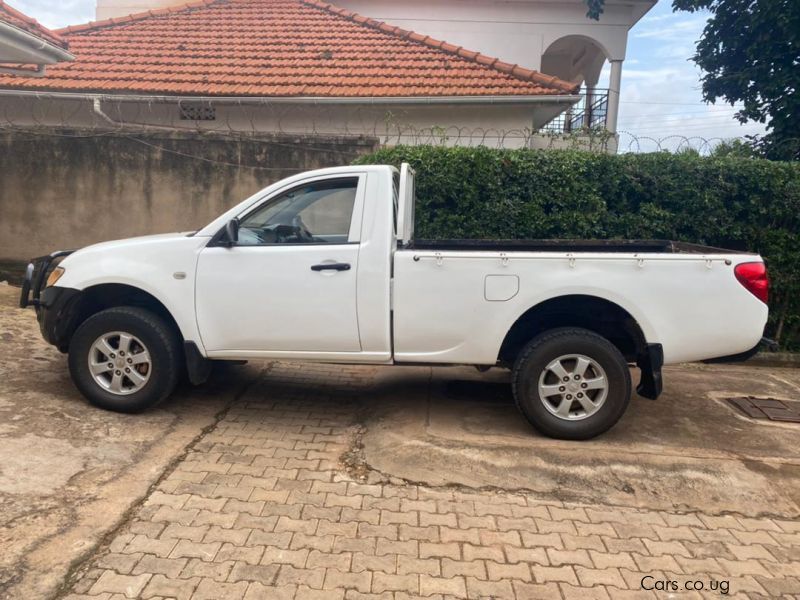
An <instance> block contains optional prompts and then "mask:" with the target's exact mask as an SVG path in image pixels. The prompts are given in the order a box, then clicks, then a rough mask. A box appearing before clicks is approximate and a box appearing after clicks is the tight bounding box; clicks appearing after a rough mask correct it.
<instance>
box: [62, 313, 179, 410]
mask: <svg viewBox="0 0 800 600" xmlns="http://www.w3.org/2000/svg"><path fill="white" fill-rule="evenodd" d="M180 361H181V346H180V340H179V339H178V336H177V334H176V332H175V331H174V329H173V328H172V327H170V325H169V324H168V323H166V322H165V321H164V320H163V319H162V318H161V317H159V316H158V315H156V314H154V313H152V312H150V311H148V310H145V309H143V308H138V307H133V306H119V307H115V308H109V309H106V310H103V311H101V312H98V313H97V314H94V315H92V316H91V317H89V318H88V319H86V321H84V322H83V323H82V324H81V325H80V327H78V329H77V330H76V331H75V334H74V335H73V336H72V339H71V340H70V344H69V372H70V375H71V376H72V380H73V381H74V382H75V386H76V387H77V388H78V390H80V392H81V393H82V394H83V395H84V396H85V397H86V398H87V399H88V400H89V402H91V403H92V404H94V405H95V406H98V407H100V408H104V409H106V410H113V411H117V412H125V413H133V412H140V411H142V410H145V409H146V408H149V407H150V406H153V405H155V404H157V403H158V402H160V401H161V400H163V399H164V398H166V397H167V396H169V395H170V393H172V390H173V389H175V385H176V384H177V382H178V378H179V376H180V373H181V362H180Z"/></svg>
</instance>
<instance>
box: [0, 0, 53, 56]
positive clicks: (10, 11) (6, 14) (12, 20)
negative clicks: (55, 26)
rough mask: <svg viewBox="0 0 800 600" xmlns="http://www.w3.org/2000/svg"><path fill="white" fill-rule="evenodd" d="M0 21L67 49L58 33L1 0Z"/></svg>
mask: <svg viewBox="0 0 800 600" xmlns="http://www.w3.org/2000/svg"><path fill="white" fill-rule="evenodd" d="M0 21H2V22H4V23H8V24H9V25H13V26H14V27H17V28H18V29H22V30H23V31H27V32H28V33H30V34H31V35H35V36H36V37H40V38H42V39H43V40H45V41H47V42H50V43H51V44H53V45H54V46H58V47H59V48H63V49H65V50H66V49H67V40H65V39H64V38H63V37H61V36H60V35H59V34H58V33H56V32H55V31H53V30H51V29H48V28H47V27H45V26H44V25H42V24H40V23H39V22H38V21H37V20H36V19H32V18H31V17H29V16H28V15H25V14H23V13H21V12H19V11H18V10H17V9H16V8H12V7H11V6H9V5H8V4H6V3H5V2H3V0H0Z"/></svg>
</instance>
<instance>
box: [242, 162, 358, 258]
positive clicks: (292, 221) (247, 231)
mask: <svg viewBox="0 0 800 600" xmlns="http://www.w3.org/2000/svg"><path fill="white" fill-rule="evenodd" d="M357 188H358V177H347V178H343V179H324V180H322V181H313V182H311V183H307V184H304V185H301V186H298V187H296V188H293V189H292V190H290V191H288V192H285V193H284V194H281V195H280V196H278V197H276V198H273V199H272V200H270V201H269V202H267V203H266V204H265V205H263V206H261V207H259V208H258V209H256V210H255V211H254V212H252V213H250V214H249V215H247V216H246V217H244V219H242V222H241V223H240V225H239V242H238V244H239V245H240V246H259V245H265V244H345V243H347V239H348V236H349V233H350V221H351V219H352V216H353V206H354V204H355V201H356V190H357Z"/></svg>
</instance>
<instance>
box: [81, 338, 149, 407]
mask: <svg viewBox="0 0 800 600" xmlns="http://www.w3.org/2000/svg"><path fill="white" fill-rule="evenodd" d="M88 362H89V372H90V373H91V374H92V378H93V379H94V381H95V383H96V384H97V385H99V386H100V387H101V388H103V389H104V390H106V391H107V392H111V393H112V394H118V395H120V396H126V395H128V394H133V393H135V392H138V391H139V390H141V389H142V388H143V387H144V386H145V384H146V383H147V382H148V381H149V380H150V373H151V372H152V367H153V365H152V359H151V358H150V352H149V351H148V349H147V346H145V345H144V343H143V342H142V341H141V340H140V339H139V338H137V337H136V336H134V335H132V334H130V333H127V332H125V331H111V332H109V333H105V334H103V335H101V336H100V337H99V338H97V339H96V340H95V341H94V343H93V344H92V346H91V348H90V349H89V358H88Z"/></svg>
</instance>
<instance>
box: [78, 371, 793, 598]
mask: <svg viewBox="0 0 800 600" xmlns="http://www.w3.org/2000/svg"><path fill="white" fill-rule="evenodd" d="M371 373H372V371H371V370H370V369H369V368H363V367H362V368H351V367H331V366H323V365H316V366H308V365H283V364H276V365H275V366H273V368H272V369H271V371H270V373H269V376H268V380H267V381H266V382H263V383H262V385H261V386H257V387H255V388H253V389H251V391H250V392H249V393H248V394H247V395H246V396H245V397H244V398H243V399H242V400H241V401H240V402H239V403H238V404H235V405H234V406H233V407H232V408H231V409H230V410H229V412H228V413H227V414H226V415H225V416H224V417H223V418H222V419H221V420H220V422H219V423H218V425H217V426H216V427H215V428H214V429H213V430H211V431H209V432H208V433H207V434H206V435H205V437H204V438H203V439H202V441H201V442H200V443H197V444H195V446H194V447H193V448H191V450H190V451H189V452H188V454H187V455H186V457H185V458H183V459H182V460H181V461H180V462H179V463H178V464H177V465H176V467H175V469H174V470H173V471H172V472H171V473H169V474H168V475H167V476H166V477H165V478H164V479H163V480H162V482H161V484H160V485H159V486H158V489H156V490H155V491H154V492H153V493H152V494H151V496H150V498H148V500H147V501H146V502H145V503H143V505H142V506H141V507H140V508H139V509H138V510H137V511H136V512H135V513H134V514H133V516H132V519H131V520H130V522H129V523H128V524H127V525H126V526H125V527H124V528H123V529H121V530H120V532H119V533H117V534H116V537H115V538H114V539H112V540H111V541H110V543H109V544H108V545H107V547H106V549H104V550H101V551H100V552H99V553H98V555H96V556H95V557H94V558H93V559H92V560H91V562H90V564H88V565H87V567H86V568H85V569H84V570H82V571H81V572H80V575H79V577H78V578H77V579H76V580H75V581H73V582H72V583H73V589H72V590H71V592H70V593H72V594H73V596H69V595H68V596H67V597H74V598H79V597H85V598H93V599H95V600H97V599H104V598H109V597H112V596H113V597H128V598H138V597H142V598H149V597H162V596H163V597H176V598H187V599H191V600H199V599H202V598H215V599H217V598H220V599H221V598H236V599H241V598H244V599H249V600H255V599H257V598H269V599H270V600H274V599H277V600H279V599H282V598H297V599H302V600H306V599H312V600H313V598H325V599H326V600H327V599H334V600H335V599H336V598H347V599H367V598H386V599H389V600H401V599H406V598H414V597H420V596H421V597H425V598H436V599H438V598H495V599H500V598H510V599H514V600H522V599H525V598H559V597H561V598H572V597H575V598H615V599H616V598H654V597H656V596H655V595H654V592H652V591H650V590H645V589H642V586H641V582H642V578H643V577H646V576H651V577H653V580H663V579H674V580H677V581H678V582H681V581H687V580H704V581H705V582H706V585H708V582H709V581H711V580H716V581H719V580H722V579H724V580H728V581H729V582H730V592H731V594H741V595H743V596H747V595H756V596H757V595H780V594H786V595H796V594H800V526H798V524H797V523H796V522H794V521H791V520H787V519H785V518H784V519H771V518H768V517H743V516H734V515H706V514H702V513H678V512H676V513H667V512H663V511H652V510H644V509H633V508H623V507H615V506H599V505H596V504H595V505H592V506H583V505H581V504H580V503H554V502H552V501H543V500H541V499H538V498H537V497H535V496H534V495H532V494H522V493H504V492H498V491H474V490H456V489H450V488H428V487H424V486H418V485H412V484H403V483H398V484H392V483H363V482H361V481H359V480H357V479H355V478H354V477H352V476H350V475H349V474H348V472H347V470H346V469H345V468H344V466H342V465H341V464H340V463H339V460H340V457H341V456H342V454H343V453H344V452H345V451H346V450H348V449H349V445H350V442H351V439H352V434H353V431H354V430H353V429H352V426H353V425H354V424H355V423H356V418H357V412H358V408H359V401H360V400H359V399H360V398H362V397H364V396H365V395H368V394H369V390H370V385H371V383H372V376H371ZM114 595H116V596H114ZM684 597H685V598H690V597H695V596H694V595H693V594H692V593H689V592H682V594H681V598H684Z"/></svg>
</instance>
